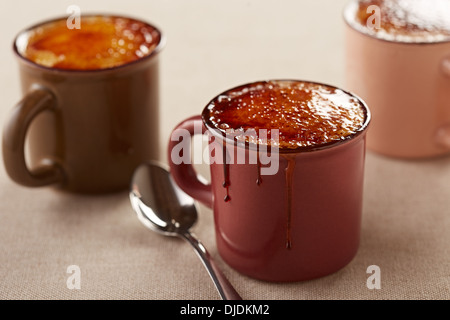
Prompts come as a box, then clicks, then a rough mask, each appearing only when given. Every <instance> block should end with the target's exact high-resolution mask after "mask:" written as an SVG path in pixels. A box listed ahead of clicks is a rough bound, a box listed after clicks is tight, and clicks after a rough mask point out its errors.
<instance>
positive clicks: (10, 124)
mask: <svg viewBox="0 0 450 320" xmlns="http://www.w3.org/2000/svg"><path fill="white" fill-rule="evenodd" d="M55 107H56V98H55V97H54V95H53V94H52V93H51V92H49V91H48V90H45V89H36V90H34V91H31V92H30V93H28V94H27V95H26V96H25V97H24V98H23V99H22V100H21V101H20V102H19V103H18V104H17V105H16V106H15V107H14V109H13V110H12V114H11V116H10V118H9V120H8V121H7V123H6V125H5V127H4V129H3V144H2V147H3V162H4V164H5V169H6V172H7V173H8V175H9V176H10V177H11V179H12V180H13V181H15V182H16V183H18V184H21V185H23V186H26V187H40V186H46V185H50V184H54V183H58V182H62V181H63V180H64V174H63V171H62V168H61V167H60V166H58V165H57V164H56V163H54V162H50V161H47V162H48V163H46V164H45V165H42V166H41V167H39V168H36V169H35V170H33V171H30V170H29V169H28V167H27V164H26V160H25V138H26V134H27V131H28V128H29V126H30V124H31V123H32V121H33V120H34V119H35V118H36V116H37V115H38V114H40V113H41V112H43V111H46V110H50V111H55Z"/></svg>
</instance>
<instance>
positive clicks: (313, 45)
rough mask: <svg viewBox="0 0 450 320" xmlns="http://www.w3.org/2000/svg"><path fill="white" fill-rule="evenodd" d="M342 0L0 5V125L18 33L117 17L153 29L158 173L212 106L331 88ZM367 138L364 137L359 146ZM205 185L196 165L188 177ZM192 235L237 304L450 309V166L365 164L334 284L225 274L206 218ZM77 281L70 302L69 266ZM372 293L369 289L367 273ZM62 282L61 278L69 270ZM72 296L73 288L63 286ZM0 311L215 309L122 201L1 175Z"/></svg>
mask: <svg viewBox="0 0 450 320" xmlns="http://www.w3.org/2000/svg"><path fill="white" fill-rule="evenodd" d="M345 3H346V1H343V0H339V1H337V0H333V1H331V0H293V1H286V0H284V1H272V0H270V1H269V0H265V1H260V0H258V1H257V0H247V1H244V0H232V1H209V0H192V1H182V0H177V1H163V0H155V1H138V0H129V1H114V2H111V1H85V0H77V1H75V3H73V2H72V1H71V2H67V1H60V2H58V5H55V2H54V1H49V0H45V1H39V2H38V1H34V2H29V1H28V2H25V1H13V2H7V1H2V2H1V3H0V12H1V13H2V19H0V25H1V27H0V33H1V38H0V39H1V42H2V46H1V48H0V61H1V65H2V72H1V73H0V90H1V91H0V93H1V94H0V96H1V97H2V107H1V108H0V120H1V124H3V123H4V122H5V121H6V118H7V114H8V111H9V110H10V109H11V108H12V106H13V105H14V103H16V102H17V101H18V100H19V98H20V96H21V94H20V89H19V79H18V74H17V64H16V62H15V60H14V57H13V54H12V52H11V43H12V40H13V38H14V36H15V34H16V33H17V32H18V31H19V30H21V29H22V28H24V27H27V26H29V25H31V24H34V23H36V22H39V21H41V20H43V19H47V18H51V17H54V16H61V15H64V14H65V13H66V9H67V7H68V6H69V5H71V4H76V5H78V6H79V7H80V8H81V10H82V12H108V13H122V14H126V15H131V16H135V17H137V18H141V19H145V20H148V21H151V22H153V23H155V24H157V25H158V26H160V27H161V28H162V30H163V31H164V32H165V34H166V36H167V46H166V48H165V49H164V50H163V52H162V55H161V59H162V60H161V110H162V114H161V123H162V126H161V135H162V140H161V161H163V162H165V161H166V155H165V144H166V141H167V140H168V137H169V133H170V131H171V129H172V128H173V127H174V126H175V125H176V124H177V123H178V122H179V121H181V120H182V119H184V118H186V117H188V116H191V115H195V114H198V113H199V112H200V111H201V110H202V108H203V107H204V105H205V104H206V103H207V102H208V101H209V99H210V98H212V97H213V96H214V95H216V94H217V93H220V92H222V91H224V90H225V89H228V88H230V87H232V86H235V85H238V84H243V83H246V82H250V81H255V80H262V79H269V78H297V79H305V80H314V81H320V82H325V83H329V84H333V85H337V86H341V87H345V84H344V67H343V52H344V47H343V22H342V19H341V11H342V8H343V6H344V4H345ZM369 134H370V132H369ZM198 169H199V171H200V172H201V173H203V174H204V175H206V176H207V175H208V169H207V167H206V166H205V165H201V166H199V167H198ZM199 216H200V219H199V222H198V224H197V225H196V227H195V230H194V231H195V233H196V234H197V235H198V237H199V238H200V239H201V240H202V241H203V243H204V244H205V246H206V247H207V248H208V249H209V251H210V253H211V255H212V256H213V257H214V258H215V259H216V260H217V263H218V264H219V265H220V267H222V268H223V270H224V273H225V274H226V275H227V277H228V278H229V280H230V281H231V282H232V283H233V284H234V285H235V287H236V289H237V291H238V292H239V293H240V294H241V295H242V296H243V297H244V298H245V299H274V300H278V299H285V300H289V299H299V300H301V299H449V298H450V252H449V246H450V231H449V230H450V157H448V156H447V157H440V158H436V159H428V160H420V161H405V160H398V159H391V158H386V157H383V156H380V155H377V154H374V153H372V152H370V151H369V152H368V154H367V162H366V180H365V189H364V212H363V221H362V235H361V246H360V249H359V252H358V254H357V256H356V257H355V258H354V260H353V261H352V262H351V263H350V264H349V265H348V266H346V267H345V268H344V269H342V270H340V271H339V272H337V273H335V274H332V275H329V276H327V277H324V278H320V279H316V280H311V281H306V282H299V283H285V284H278V283H267V282H262V281H257V280H253V279H250V278H248V277H246V276H243V275H241V274H239V273H237V272H235V271H234V270H233V269H231V268H230V267H228V266H227V265H226V264H225V263H224V262H223V261H222V260H221V258H220V256H219V255H218V253H217V250H216V247H215V240H214V229H213V217H212V213H211V211H210V210H209V209H206V208H204V207H200V213H199ZM72 265H75V266H78V267H79V270H80V271H81V277H80V284H81V288H80V289H69V288H68V286H67V280H68V279H69V277H70V276H71V273H68V272H67V271H68V267H69V266H72ZM372 265H375V266H378V267H379V270H380V275H381V277H380V283H381V288H380V289H369V288H368V287H367V279H368V278H369V277H370V275H371V274H369V273H367V269H368V267H369V266H372ZM69 271H70V270H69ZM69 282H70V281H69ZM0 298H1V299H218V298H219V296H218V294H217V293H216V291H215V288H214V286H213V284H212V282H211V281H210V279H209V277H208V275H207V273H206V271H205V270H204V268H203V266H202V265H201V263H200V261H199V260H198V258H197V257H196V255H195V254H194V252H193V251H192V250H191V248H190V247H189V246H188V245H187V244H186V243H184V242H183V241H181V240H178V239H168V238H165V237H162V236H160V235H157V234H154V233H152V232H150V231H148V230H147V229H145V227H144V226H142V225H141V224H140V222H139V221H138V220H137V218H136V216H135V214H134V212H133V211H132V209H131V206H130V203H129V199H128V194H127V192H126V191H124V192H122V193H117V194H110V195H105V196H82V195H72V194H67V193H63V192H60V191H56V190H54V189H52V188H40V189H28V188H24V187H21V186H18V185H16V184H14V183H13V182H12V181H11V180H10V179H9V178H8V176H7V175H6V173H5V170H4V168H3V166H0Z"/></svg>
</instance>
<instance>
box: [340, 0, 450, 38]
mask: <svg viewBox="0 0 450 320" xmlns="http://www.w3.org/2000/svg"><path fill="white" fill-rule="evenodd" d="M353 14H354V15H355V20H356V21H355V22H356V23H357V24H359V26H360V27H362V28H364V31H366V32H368V33H370V34H373V35H375V36H377V37H379V38H381V39H386V40H394V41H402V42H436V41H448V40H450V1H449V0H359V1H358V6H357V8H356V12H355V13H353ZM347 19H348V18H347ZM377 19H378V20H379V21H377Z"/></svg>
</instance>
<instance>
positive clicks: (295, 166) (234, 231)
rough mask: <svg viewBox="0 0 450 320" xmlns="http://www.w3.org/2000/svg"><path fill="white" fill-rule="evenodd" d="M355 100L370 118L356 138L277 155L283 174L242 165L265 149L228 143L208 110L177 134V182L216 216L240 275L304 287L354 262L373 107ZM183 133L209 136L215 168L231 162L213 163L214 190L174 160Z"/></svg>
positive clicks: (224, 253)
mask: <svg viewBox="0 0 450 320" xmlns="http://www.w3.org/2000/svg"><path fill="white" fill-rule="evenodd" d="M245 86H246V85H244V86H240V87H237V88H244V87H245ZM232 90H236V88H233V89H231V91H232ZM227 92H229V91H227ZM227 92H224V93H222V94H220V95H218V96H217V97H216V98H214V99H213V100H212V101H216V99H220V97H221V96H223V95H226V94H227ZM356 99H357V100H358V102H359V103H360V104H361V106H362V108H363V110H364V115H365V120H364V123H363V125H362V127H361V128H360V130H359V131H358V132H357V133H356V134H354V135H353V136H352V137H351V138H350V139H345V140H341V141H337V142H333V143H330V144H326V145H321V146H313V147H302V148H299V149H295V150H283V149H280V150H279V153H275V152H273V153H272V154H270V156H271V157H273V158H272V159H275V160H276V161H277V163H276V166H275V165H273V166H272V164H270V166H269V165H262V164H261V162H260V161H256V163H253V164H252V163H250V161H247V162H248V163H242V161H241V163H238V161H239V160H238V159H237V158H238V155H242V153H243V152H244V153H245V159H252V158H253V159H262V156H263V154H262V151H261V149H258V148H256V149H255V148H252V147H251V146H250V145H249V144H245V145H242V144H238V143H236V141H235V140H234V141H233V140H230V139H228V138H226V137H224V136H223V135H221V133H220V132H219V131H218V130H217V129H215V128H214V127H213V126H212V124H211V122H210V121H209V120H208V119H209V115H208V112H209V109H208V107H205V109H204V110H203V112H202V115H201V116H194V117H191V118H189V119H187V120H185V121H183V122H181V123H180V124H179V125H178V126H177V127H176V128H175V129H174V131H173V132H172V135H171V139H170V142H169V148H168V151H169V162H170V169H171V173H172V175H173V178H174V180H175V181H176V183H177V184H178V185H179V186H180V187H181V188H182V189H183V190H184V191H185V192H186V193H188V194H189V195H191V196H192V197H194V198H195V199H197V200H199V201H200V202H202V203H203V204H205V205H206V206H208V207H209V208H212V209H213V210H214V221H215V233H216V241H217V247H218V251H219V253H220V255H221V257H222V258H223V259H224V260H225V261H226V262H227V263H228V264H229V265H230V266H231V267H233V268H234V269H235V270H237V271H239V272H241V273H243V274H245V275H248V276H250V277H253V278H257V279H261V280H267V281H300V280H306V279H312V278H316V277H321V276H324V275H327V274H330V273H332V272H334V271H337V270H339V269H340V268H342V267H344V266H345V265H347V264H348V263H349V262H350V261H351V260H352V258H353V257H354V256H355V254H356V252H357V249H358V245H359V239H360V222H361V211H362V196H363V177H364V160H365V138H366V132H367V131H366V129H367V126H368V124H369V121H370V112H369V110H368V108H367V106H366V105H365V103H364V102H363V101H361V100H360V99H358V98H356ZM208 105H209V104H208ZM180 132H181V133H183V132H186V133H187V135H188V137H187V138H189V140H190V138H191V137H192V136H193V135H195V134H202V133H206V134H207V135H208V136H209V138H210V140H209V141H213V142H211V143H210V144H209V151H210V155H211V154H214V157H215V159H216V160H217V159H220V158H223V159H224V160H225V158H226V157H227V156H228V161H224V162H222V163H220V162H219V161H215V163H213V162H214V161H210V162H211V164H210V171H211V182H210V183H206V182H204V181H202V179H199V178H198V177H197V174H196V171H195V169H194V167H193V166H192V165H191V164H190V163H189V162H188V161H187V162H180V161H179V159H175V158H176V155H179V153H180V149H179V147H178V146H179V143H180V141H181V139H180V137H181V136H182V134H181V135H180ZM185 136H186V134H185ZM184 138H186V137H184ZM212 149H214V150H215V151H211V150H212ZM223 152H225V153H223ZM269 152H270V150H269ZM182 153H183V158H184V159H189V158H190V157H191V155H190V150H184V152H182ZM230 155H232V156H230ZM224 156H225V157H224ZM274 156H276V157H274ZM231 158H233V161H230V160H231ZM274 168H275V169H276V170H275V171H272V172H271V173H267V174H265V175H262V174H261V173H262V170H264V169H274Z"/></svg>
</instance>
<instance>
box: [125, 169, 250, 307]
mask: <svg viewBox="0 0 450 320" xmlns="http://www.w3.org/2000/svg"><path fill="white" fill-rule="evenodd" d="M130 201H131V205H132V207H133V209H134V211H135V212H136V214H137V216H138V219H139V220H140V221H141V222H142V223H143V224H144V225H145V226H146V227H147V228H149V229H151V230H153V231H155V232H157V233H160V234H163V235H166V236H176V237H180V238H182V239H184V240H186V241H187V242H188V243H190V244H191V245H192V247H193V248H194V250H195V252H196V253H197V255H198V256H199V257H200V259H201V260H202V262H203V265H204V266H205V268H206V269H207V271H208V273H209V275H210V276H211V279H212V280H213V282H214V284H215V286H216V289H217V290H218V292H219V294H220V296H221V297H222V299H224V300H241V299H242V298H241V297H240V296H239V294H238V293H237V292H236V290H235V289H234V288H233V286H232V285H231V284H230V282H229V281H228V280H227V278H226V277H225V276H224V275H223V273H222V271H221V270H220V269H219V268H218V267H217V265H216V264H215V262H214V261H213V259H212V258H211V256H210V255H209V253H208V251H207V250H206V248H205V247H204V246H203V244H202V243H201V242H200V241H199V240H198V239H197V238H196V237H195V236H194V235H193V234H192V233H191V232H190V229H191V228H192V226H194V225H195V223H196V222H197V219H198V215H197V209H196V206H195V201H194V199H192V198H191V197H190V196H188V195H187V194H186V193H184V192H183V191H182V190H181V189H180V188H179V187H178V186H177V185H176V184H175V182H174V181H173V179H172V178H171V176H170V173H169V171H167V170H166V169H164V168H163V167H162V166H160V165H158V164H156V163H153V162H151V163H146V164H142V165H141V166H139V167H138V168H137V169H136V170H135V172H134V174H133V178H132V182H131V187H130Z"/></svg>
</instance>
